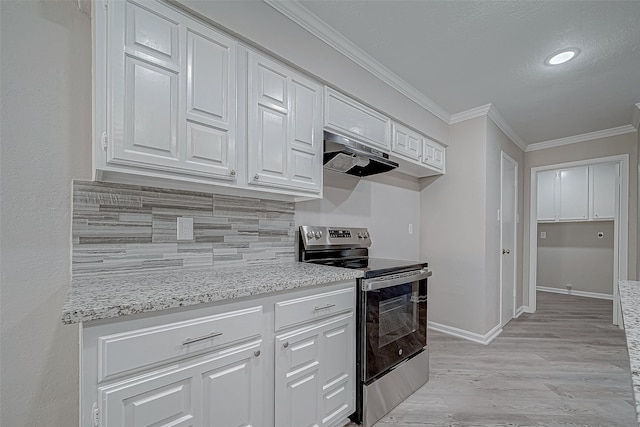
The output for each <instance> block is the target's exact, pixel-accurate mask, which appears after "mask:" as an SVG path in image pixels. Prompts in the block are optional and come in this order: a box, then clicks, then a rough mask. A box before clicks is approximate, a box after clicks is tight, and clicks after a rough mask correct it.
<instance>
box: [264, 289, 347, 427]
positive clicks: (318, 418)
mask: <svg viewBox="0 0 640 427" xmlns="http://www.w3.org/2000/svg"><path fill="white" fill-rule="evenodd" d="M346 291H347V292H341V293H339V294H334V295H331V296H333V297H334V299H335V301H336V302H337V301H339V300H341V299H342V300H343V301H344V299H345V297H346V298H351V299H352V301H353V302H354V304H355V300H354V299H353V297H354V292H353V288H351V289H349V290H346ZM319 301H320V299H317V300H315V301H308V300H304V301H300V303H301V304H306V305H308V306H309V310H308V313H309V315H310V316H309V318H311V316H312V315H313V314H314V313H317V312H318V311H322V310H330V309H331V308H334V307H338V304H335V303H334V300H332V299H329V300H327V301H328V303H327V301H323V303H324V304H323V305H316V302H319ZM334 304H335V305H334ZM353 306H354V305H352V306H351V307H353ZM287 309H292V310H293V309H295V307H292V306H289V307H287ZM276 310H277V308H276ZM290 329H291V328H289V329H288V330H285V331H283V332H281V333H279V334H278V335H277V336H276V338H275V365H276V369H275V405H276V406H275V407H276V412H275V421H276V426H278V427H302V426H304V427H311V426H318V427H320V426H322V427H324V426H327V427H328V426H338V425H343V424H344V421H345V419H346V418H347V416H349V415H350V414H351V413H352V412H353V411H354V407H355V406H354V404H355V388H354V381H355V379H354V369H355V345H354V343H355V315H354V311H353V308H350V309H348V310H346V311H344V310H342V311H341V313H340V314H334V315H332V316H331V317H329V318H325V319H321V320H315V321H312V322H311V323H309V324H305V325H304V326H302V327H297V328H294V329H293V330H290Z"/></svg>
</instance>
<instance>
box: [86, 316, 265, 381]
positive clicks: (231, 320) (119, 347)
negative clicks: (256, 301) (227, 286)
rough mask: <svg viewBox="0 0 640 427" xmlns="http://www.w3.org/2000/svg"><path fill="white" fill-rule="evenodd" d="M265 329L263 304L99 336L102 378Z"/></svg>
mask: <svg viewBox="0 0 640 427" xmlns="http://www.w3.org/2000/svg"><path fill="white" fill-rule="evenodd" d="M261 329H262V306H258V307H252V308H248V309H244V310H237V311H231V312H227V313H222V314H217V315H214V316H207V317H201V318H198V319H193V320H187V321H184V322H176V323H170V324H167V325H162V326H158V327H152V328H145V329H138V330H135V331H130V332H125V333H119V334H114V335H107V336H103V337H100V338H98V381H102V380H104V379H106V378H109V377H111V376H114V375H116V374H120V373H123V372H127V371H131V370H134V369H140V368H144V367H147V366H152V365H157V364H159V363H162V362H164V361H168V360H172V359H176V358H180V357H186V356H189V355H191V354H194V353H197V352H202V351H206V350H209V349H213V348H216V347H220V346H223V345H226V344H230V343H233V342H237V341H240V340H244V339H248V338H251V337H256V336H259V335H260V334H261Z"/></svg>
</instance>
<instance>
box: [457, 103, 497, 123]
mask: <svg viewBox="0 0 640 427" xmlns="http://www.w3.org/2000/svg"><path fill="white" fill-rule="evenodd" d="M490 108H491V104H485V105H481V106H479V107H476V108H472V109H470V110H466V111H461V112H460V113H456V114H452V115H451V119H450V120H449V124H450V125H455V124H456V123H460V122H464V121H465V120H471V119H475V118H476V117H481V116H486V115H487V114H488V113H489V109H490Z"/></svg>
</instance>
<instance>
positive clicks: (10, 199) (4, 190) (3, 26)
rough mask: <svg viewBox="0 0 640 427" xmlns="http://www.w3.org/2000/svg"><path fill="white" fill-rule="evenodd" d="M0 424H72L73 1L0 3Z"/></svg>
mask: <svg viewBox="0 0 640 427" xmlns="http://www.w3.org/2000/svg"><path fill="white" fill-rule="evenodd" d="M0 8H1V13H0V15H1V17H0V19H1V21H0V40H1V54H2V57H1V77H0V86H1V89H2V96H1V99H2V105H1V107H2V125H1V126H2V127H1V139H2V145H1V147H0V152H1V153H2V154H1V156H0V158H1V163H0V168H1V170H0V174H1V175H0V176H1V178H0V191H1V195H0V200H1V203H2V204H1V206H0V216H1V217H0V233H1V239H0V240H1V241H0V259H1V260H2V269H1V273H0V323H1V337H2V349H1V350H0V355H1V359H0V425H2V426H3V427H13V426H74V425H77V424H78V421H77V420H78V413H77V411H78V409H77V407H78V327H77V326H63V325H62V324H61V322H60V313H61V308H62V304H63V301H64V297H65V294H66V292H67V289H68V287H69V283H70V273H69V270H70V243H71V242H70V225H71V209H70V208H71V200H70V196H71V180H72V178H74V177H81V178H85V179H86V178H90V176H91V174H90V165H91V156H90V151H89V150H90V138H91V132H90V129H91V72H90V71H91V35H90V34H91V33H90V19H89V16H87V15H86V14H83V13H81V12H80V11H79V10H78V8H77V3H76V2H74V1H65V2H62V1H55V2H52V1H2V2H0Z"/></svg>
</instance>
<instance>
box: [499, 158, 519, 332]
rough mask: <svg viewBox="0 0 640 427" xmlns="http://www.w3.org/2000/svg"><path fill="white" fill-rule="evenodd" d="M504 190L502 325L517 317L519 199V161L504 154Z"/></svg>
mask: <svg viewBox="0 0 640 427" xmlns="http://www.w3.org/2000/svg"><path fill="white" fill-rule="evenodd" d="M501 168H502V171H501V189H500V240H501V244H502V251H501V255H500V256H501V258H500V292H501V298H500V301H501V302H500V310H501V312H500V319H501V320H500V324H501V325H502V326H504V325H506V324H507V323H508V322H509V321H510V320H511V319H513V317H514V316H515V284H516V214H517V201H518V186H517V185H518V184H517V183H518V181H517V176H518V173H517V171H518V163H517V162H516V161H515V160H513V159H512V158H511V157H509V156H507V155H506V154H505V153H504V152H503V153H502V160H501Z"/></svg>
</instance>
